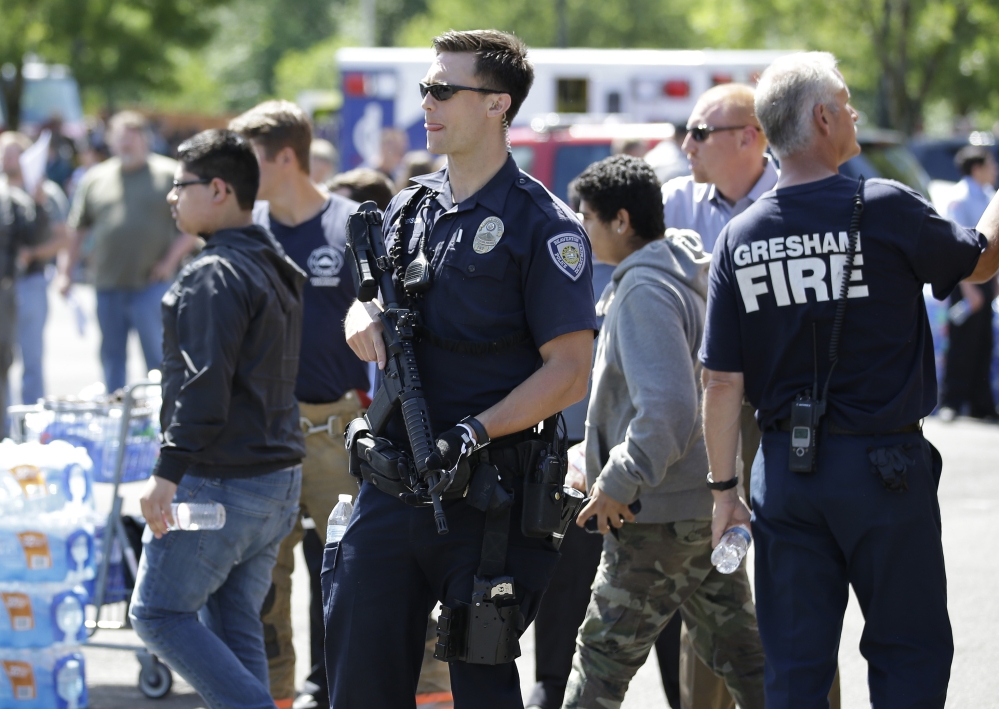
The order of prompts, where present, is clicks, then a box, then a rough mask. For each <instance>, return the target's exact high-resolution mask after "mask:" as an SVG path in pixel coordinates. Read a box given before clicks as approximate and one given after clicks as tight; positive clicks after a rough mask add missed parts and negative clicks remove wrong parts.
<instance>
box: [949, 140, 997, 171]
mask: <svg viewBox="0 0 999 709" xmlns="http://www.w3.org/2000/svg"><path fill="white" fill-rule="evenodd" d="M988 159H989V149H988V148H985V147H982V146H981V145H965V146H964V147H963V148H961V149H960V150H958V151H957V155H955V156H954V166H955V167H956V168H957V169H958V170H960V171H961V175H963V176H964V177H967V176H968V175H970V174H971V171H972V170H974V169H975V168H976V167H978V166H979V165H984V164H985V161H986V160H988Z"/></svg>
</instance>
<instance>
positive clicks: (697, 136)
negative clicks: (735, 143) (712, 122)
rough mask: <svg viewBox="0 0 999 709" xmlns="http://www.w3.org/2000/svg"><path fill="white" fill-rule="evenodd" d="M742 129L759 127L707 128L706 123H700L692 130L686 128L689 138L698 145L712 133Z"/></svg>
mask: <svg viewBox="0 0 999 709" xmlns="http://www.w3.org/2000/svg"><path fill="white" fill-rule="evenodd" d="M743 128H756V129H757V130H759V126H754V125H753V124H751V123H750V124H747V125H744V126H709V125H708V124H707V123H701V124H700V125H697V126H694V127H693V128H687V132H688V133H689V134H690V137H691V138H693V139H694V140H696V141H697V142H698V143H703V142H704V141H705V140H707V139H708V136H710V135H711V134H712V133H715V132H717V131H720V130H742V129H743Z"/></svg>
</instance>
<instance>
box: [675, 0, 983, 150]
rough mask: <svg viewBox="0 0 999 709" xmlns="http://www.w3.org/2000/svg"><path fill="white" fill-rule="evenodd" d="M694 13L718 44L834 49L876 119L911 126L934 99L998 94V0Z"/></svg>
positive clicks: (775, 1) (774, 4) (795, 1)
mask: <svg viewBox="0 0 999 709" xmlns="http://www.w3.org/2000/svg"><path fill="white" fill-rule="evenodd" d="M691 22H692V24H693V26H694V28H695V29H696V30H697V31H698V32H699V33H700V34H703V36H704V37H705V38H706V39H707V41H708V42H709V43H710V44H712V45H713V46H730V47H745V48H750V47H753V48H757V47H759V48H801V49H817V50H825V51H831V52H833V53H834V54H835V55H836V56H837V57H838V58H839V59H840V61H841V65H842V68H843V73H844V75H845V76H846V78H847V81H848V83H849V84H850V86H851V89H853V90H854V92H855V93H857V94H859V95H860V103H861V104H862V105H864V108H866V109H867V112H868V114H869V116H870V118H871V120H872V122H875V123H877V124H879V125H882V126H885V127H889V128H895V129H898V130H901V131H903V132H905V133H909V134H911V133H912V132H914V131H916V130H918V129H919V128H920V127H921V123H922V117H923V114H924V111H925V109H926V106H927V104H928V103H929V102H931V101H938V100H945V101H947V102H949V103H950V104H951V106H952V107H953V109H954V111H955V112H956V113H958V114H965V113H968V112H970V111H972V110H974V109H985V108H991V107H994V106H996V105H997V104H999V82H996V81H995V79H994V78H993V77H995V76H996V71H997V70H999V46H997V45H996V44H995V42H994V41H992V38H993V37H994V36H995V35H996V32H997V31H999V6H997V4H996V3H995V2H994V1H993V0H873V1H872V0H840V1H839V2H837V3H828V4H825V3H814V2H810V1H809V0H705V2H704V3H702V4H700V6H699V7H698V8H696V9H695V10H694V12H693V14H692V16H691Z"/></svg>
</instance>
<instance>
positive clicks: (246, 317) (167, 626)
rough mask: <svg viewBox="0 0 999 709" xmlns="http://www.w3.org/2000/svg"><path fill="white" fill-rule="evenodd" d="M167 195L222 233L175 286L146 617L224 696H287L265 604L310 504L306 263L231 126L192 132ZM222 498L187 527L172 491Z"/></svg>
mask: <svg viewBox="0 0 999 709" xmlns="http://www.w3.org/2000/svg"><path fill="white" fill-rule="evenodd" d="M177 155H178V158H179V159H180V165H179V166H178V168H177V170H176V173H175V177H174V182H173V189H171V190H170V193H169V195H168V197H167V199H168V202H169V203H170V209H171V212H172V213H173V216H174V218H175V219H176V221H177V226H178V227H179V228H180V229H181V231H183V232H185V233H190V234H198V235H200V236H201V237H203V238H204V239H205V240H206V241H207V244H206V246H205V248H204V250H203V251H202V252H201V254H199V255H198V257H197V258H195V259H194V260H193V261H192V262H191V263H189V264H188V265H187V266H185V267H184V269H183V270H182V271H181V273H180V275H179V276H178V278H177V280H176V282H174V284H173V285H172V286H171V287H170V290H169V291H167V294H166V295H165V296H164V297H163V304H162V312H163V352H164V357H163V409H162V411H161V412H160V423H161V426H162V436H161V448H160V458H159V461H158V462H157V464H156V468H155V469H154V470H153V475H152V477H151V478H150V479H149V482H148V484H147V485H146V489H145V492H144V493H143V495H142V497H141V500H140V502H141V505H142V514H143V515H144V516H145V518H146V525H147V526H146V531H145V534H144V535H143V538H142V541H143V554H142V561H141V562H140V564H139V571H138V578H137V579H136V584H135V592H134V593H133V595H132V605H131V610H130V616H131V620H132V624H133V625H134V626H135V630H136V632H137V633H138V635H139V637H140V638H142V640H143V642H144V643H145V644H146V647H147V648H149V649H150V651H152V652H154V653H156V654H157V655H159V656H160V657H161V658H162V659H163V660H165V661H166V662H167V663H168V664H169V665H170V667H172V668H173V669H174V670H175V671H177V672H179V673H180V674H181V676H182V677H184V679H185V680H187V681H188V682H190V684H191V685H192V686H193V687H194V688H195V689H196V690H198V692H199V693H200V694H201V696H202V697H203V698H204V700H205V702H206V703H207V704H208V706H209V707H211V708H212V709H229V708H231V707H246V708H247V709H249V708H251V707H252V708H253V709H274V700H273V699H271V696H270V692H269V691H268V673H267V655H266V652H265V650H264V631H263V624H262V622H261V620H260V609H261V607H262V606H263V603H264V597H265V596H266V595H267V591H268V589H269V588H270V585H271V570H272V568H273V567H274V562H275V560H276V559H277V555H278V547H279V546H280V544H281V540H282V539H283V538H284V537H285V536H286V535H287V534H288V532H290V531H291V529H292V527H293V526H294V525H295V522H296V520H297V518H298V500H299V495H300V493H301V482H302V466H301V461H302V456H303V455H304V453H305V444H304V441H303V438H302V430H301V428H300V427H299V416H298V403H297V402H296V401H295V377H296V374H297V372H298V350H299V344H300V342H301V339H302V332H301V330H302V286H303V284H304V282H305V274H304V273H302V271H301V269H299V268H298V266H296V265H295V263H294V262H293V261H292V260H291V259H290V258H289V257H288V256H286V255H285V253H284V250H283V249H282V248H281V246H280V244H278V242H277V241H276V240H275V238H274V236H273V235H272V234H271V233H270V231H268V230H267V229H265V228H263V227H261V226H257V225H254V224H253V214H252V209H253V201H254V198H255V197H256V194H257V186H258V183H259V179H260V171H259V168H258V167H257V158H256V156H255V155H254V153H253V149H252V148H251V147H250V144H249V143H248V142H247V141H246V140H245V139H243V138H242V137H240V136H239V135H238V134H236V133H233V132H232V131H227V130H210V131H204V132H203V133H199V134H198V135H196V136H194V137H193V138H191V139H190V140H188V141H186V142H184V143H182V144H181V145H180V147H179V148H178V149H177ZM173 502H178V503H181V502H186V503H220V504H222V505H223V506H224V507H225V524H224V526H223V527H222V529H219V530H211V531H209V530H197V531H171V530H176V527H175V526H174V522H175V517H174V514H173V512H172V508H171V503H173Z"/></svg>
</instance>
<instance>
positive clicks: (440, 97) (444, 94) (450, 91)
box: [420, 81, 507, 101]
mask: <svg viewBox="0 0 999 709" xmlns="http://www.w3.org/2000/svg"><path fill="white" fill-rule="evenodd" d="M459 91H474V92H475V93H477V94H505V93H507V92H506V91H497V90H496V89H477V88H475V87H474V86H458V85H457V84H424V83H423V82H422V81H421V82H420V98H426V97H427V94H430V95H431V96H433V97H434V100H435V101H447V100H448V99H449V98H451V97H452V96H454V95H455V94H456V93H458V92H459Z"/></svg>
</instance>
